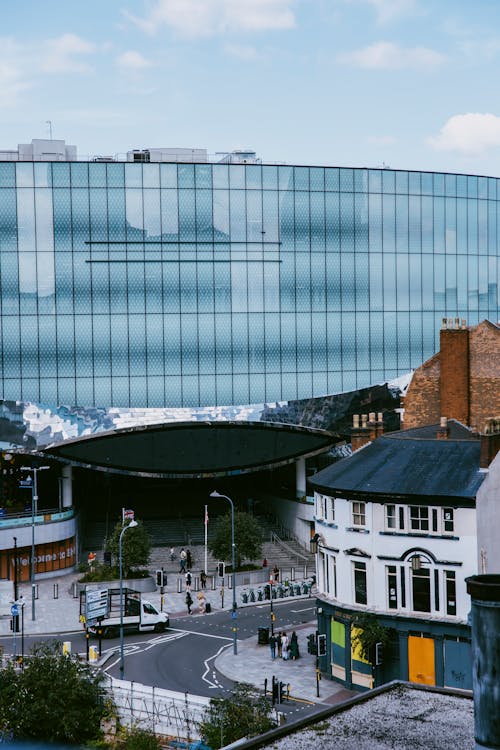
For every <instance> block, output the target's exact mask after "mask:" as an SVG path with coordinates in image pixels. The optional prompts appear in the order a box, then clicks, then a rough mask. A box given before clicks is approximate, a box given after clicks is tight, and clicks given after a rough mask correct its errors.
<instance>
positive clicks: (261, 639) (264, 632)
mask: <svg viewBox="0 0 500 750" xmlns="http://www.w3.org/2000/svg"><path fill="white" fill-rule="evenodd" d="M257 643H258V644H259V646H265V645H267V644H268V643H269V628H259V629H258V631H257Z"/></svg>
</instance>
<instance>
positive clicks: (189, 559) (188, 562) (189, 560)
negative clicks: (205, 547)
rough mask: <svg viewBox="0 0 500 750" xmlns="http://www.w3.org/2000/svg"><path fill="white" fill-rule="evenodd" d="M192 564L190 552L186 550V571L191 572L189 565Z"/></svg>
mask: <svg viewBox="0 0 500 750" xmlns="http://www.w3.org/2000/svg"><path fill="white" fill-rule="evenodd" d="M192 562H193V558H192V557H191V550H189V549H187V550H186V565H187V569H188V570H191V563H192Z"/></svg>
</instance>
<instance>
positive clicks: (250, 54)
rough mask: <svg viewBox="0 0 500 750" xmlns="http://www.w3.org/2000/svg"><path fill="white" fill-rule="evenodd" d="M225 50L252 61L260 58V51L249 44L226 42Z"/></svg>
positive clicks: (241, 58)
mask: <svg viewBox="0 0 500 750" xmlns="http://www.w3.org/2000/svg"><path fill="white" fill-rule="evenodd" d="M224 51H225V52H227V54H228V55H231V57H237V58H239V59H240V60H247V61H252V60H258V59H259V58H260V54H259V52H258V51H257V50H256V49H255V47H252V46H251V45H249V44H226V45H225V46H224Z"/></svg>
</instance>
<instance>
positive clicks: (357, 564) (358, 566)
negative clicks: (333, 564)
mask: <svg viewBox="0 0 500 750" xmlns="http://www.w3.org/2000/svg"><path fill="white" fill-rule="evenodd" d="M367 567H368V566H367V564H366V562H365V561H364V560H353V561H352V600H353V602H354V604H359V605H360V606H361V607H367V606H368V570H367ZM356 571H358V572H359V573H364V576H365V594H366V596H365V598H366V602H358V601H357V599H356Z"/></svg>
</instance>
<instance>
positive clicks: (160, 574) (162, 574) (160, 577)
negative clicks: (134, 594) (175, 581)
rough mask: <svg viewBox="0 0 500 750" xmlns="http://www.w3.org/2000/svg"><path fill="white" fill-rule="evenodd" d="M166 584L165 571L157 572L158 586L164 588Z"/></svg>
mask: <svg viewBox="0 0 500 750" xmlns="http://www.w3.org/2000/svg"><path fill="white" fill-rule="evenodd" d="M165 583H166V575H165V571H164V570H163V569H162V570H157V571H156V585H157V586H162V587H163V586H165Z"/></svg>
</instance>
